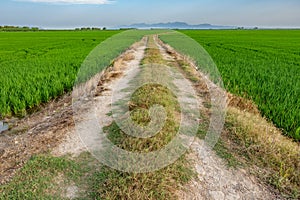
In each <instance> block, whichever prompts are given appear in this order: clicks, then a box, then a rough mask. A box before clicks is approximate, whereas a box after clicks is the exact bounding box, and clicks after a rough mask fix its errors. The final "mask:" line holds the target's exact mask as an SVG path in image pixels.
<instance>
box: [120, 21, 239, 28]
mask: <svg viewBox="0 0 300 200" xmlns="http://www.w3.org/2000/svg"><path fill="white" fill-rule="evenodd" d="M118 28H124V29H125V28H126V29H127V28H136V29H235V28H237V27H235V26H220V25H212V24H197V25H190V24H187V23H185V22H169V23H157V24H145V23H139V24H132V25H123V26H120V27H118Z"/></svg>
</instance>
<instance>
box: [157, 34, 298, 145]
mask: <svg viewBox="0 0 300 200" xmlns="http://www.w3.org/2000/svg"><path fill="white" fill-rule="evenodd" d="M182 33H184V34H186V35H187V36H189V37H191V38H193V39H194V40H195V41H197V42H198V43H199V44H200V45H201V46H202V47H203V48H204V49H205V50H206V51H207V52H208V53H209V55H210V56H211V57H212V59H213V61H214V62H215V63H216V65H217V66H218V70H219V72H220V74H221V76H222V79H223V82H224V86H225V88H226V89H227V90H228V91H230V92H232V93H234V94H237V95H239V96H242V97H245V98H249V99H251V100H253V101H254V102H255V103H256V104H257V105H258V107H259V109H260V111H261V112H262V114H263V115H264V116H265V117H267V118H268V119H270V120H271V121H272V122H273V123H274V124H275V125H276V126H277V127H278V128H281V129H283V131H284V133H285V134H287V135H288V136H290V137H292V138H294V139H296V140H300V133H299V132H300V131H299V127H300V98H299V97H300V48H299V44H300V31H299V30H252V31H251V30H220V31H213V30H207V31H195V30H187V31H182ZM178 35H180V34H177V36H176V35H174V34H173V36H172V35H169V36H161V38H162V39H163V40H164V41H165V42H168V43H170V44H171V45H172V46H174V48H177V49H178V50H179V51H181V52H182V53H184V54H188V55H190V56H191V57H193V58H194V59H196V60H197V59H198V60H199V55H197V52H196V51H194V52H193V50H192V49H190V48H189V46H187V44H186V43H185V42H183V40H181V41H180V40H179V38H180V37H181V38H183V36H178ZM202 62H203V61H198V63H200V64H201V63H202Z"/></svg>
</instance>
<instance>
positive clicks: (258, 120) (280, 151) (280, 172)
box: [226, 107, 300, 198]
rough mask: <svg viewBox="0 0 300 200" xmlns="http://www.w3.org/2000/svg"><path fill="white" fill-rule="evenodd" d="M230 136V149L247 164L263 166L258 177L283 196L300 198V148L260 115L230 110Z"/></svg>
mask: <svg viewBox="0 0 300 200" xmlns="http://www.w3.org/2000/svg"><path fill="white" fill-rule="evenodd" d="M226 121H227V128H228V130H229V132H228V133H227V137H228V138H230V140H231V141H232V143H231V145H230V146H231V147H233V150H234V151H235V152H237V153H238V154H239V155H242V156H243V157H246V158H247V159H246V160H247V163H249V161H250V164H253V165H256V166H258V167H260V168H261V169H260V171H259V172H254V173H256V174H258V175H259V176H260V177H261V178H263V180H264V181H265V182H267V183H268V184H271V185H272V186H274V187H275V188H276V189H278V190H279V191H280V193H282V194H283V195H288V197H291V198H299V197H300V196H299V195H300V194H299V191H300V184H299V183H300V146H299V144H298V143H296V142H294V141H293V140H291V139H289V138H287V137H285V136H283V135H282V132H281V131H280V130H278V129H277V128H276V127H275V126H274V125H272V124H271V123H269V122H268V121H267V120H266V119H264V118H262V117H261V116H260V115H258V114H253V113H249V112H244V111H241V110H240V109H239V108H234V107H229V108H228V117H227V120H226Z"/></svg>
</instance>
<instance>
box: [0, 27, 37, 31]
mask: <svg viewBox="0 0 300 200" xmlns="http://www.w3.org/2000/svg"><path fill="white" fill-rule="evenodd" d="M0 31H39V28H38V27H28V26H23V27H20V26H0Z"/></svg>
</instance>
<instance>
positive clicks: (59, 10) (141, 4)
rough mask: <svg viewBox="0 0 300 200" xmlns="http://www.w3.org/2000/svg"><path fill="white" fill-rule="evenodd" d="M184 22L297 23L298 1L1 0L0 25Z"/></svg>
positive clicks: (219, 23)
mask: <svg viewBox="0 0 300 200" xmlns="http://www.w3.org/2000/svg"><path fill="white" fill-rule="evenodd" d="M174 21H183V22H187V23H190V24H199V23H211V24H218V25H236V26H259V27H300V1H299V0H223V1H221V0H114V1H110V0H1V1H0V25H19V26H38V27H42V28H73V27H82V26H96V27H102V26H106V27H112V26H117V25H125V24H132V23H140V22H146V23H156V22H174Z"/></svg>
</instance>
